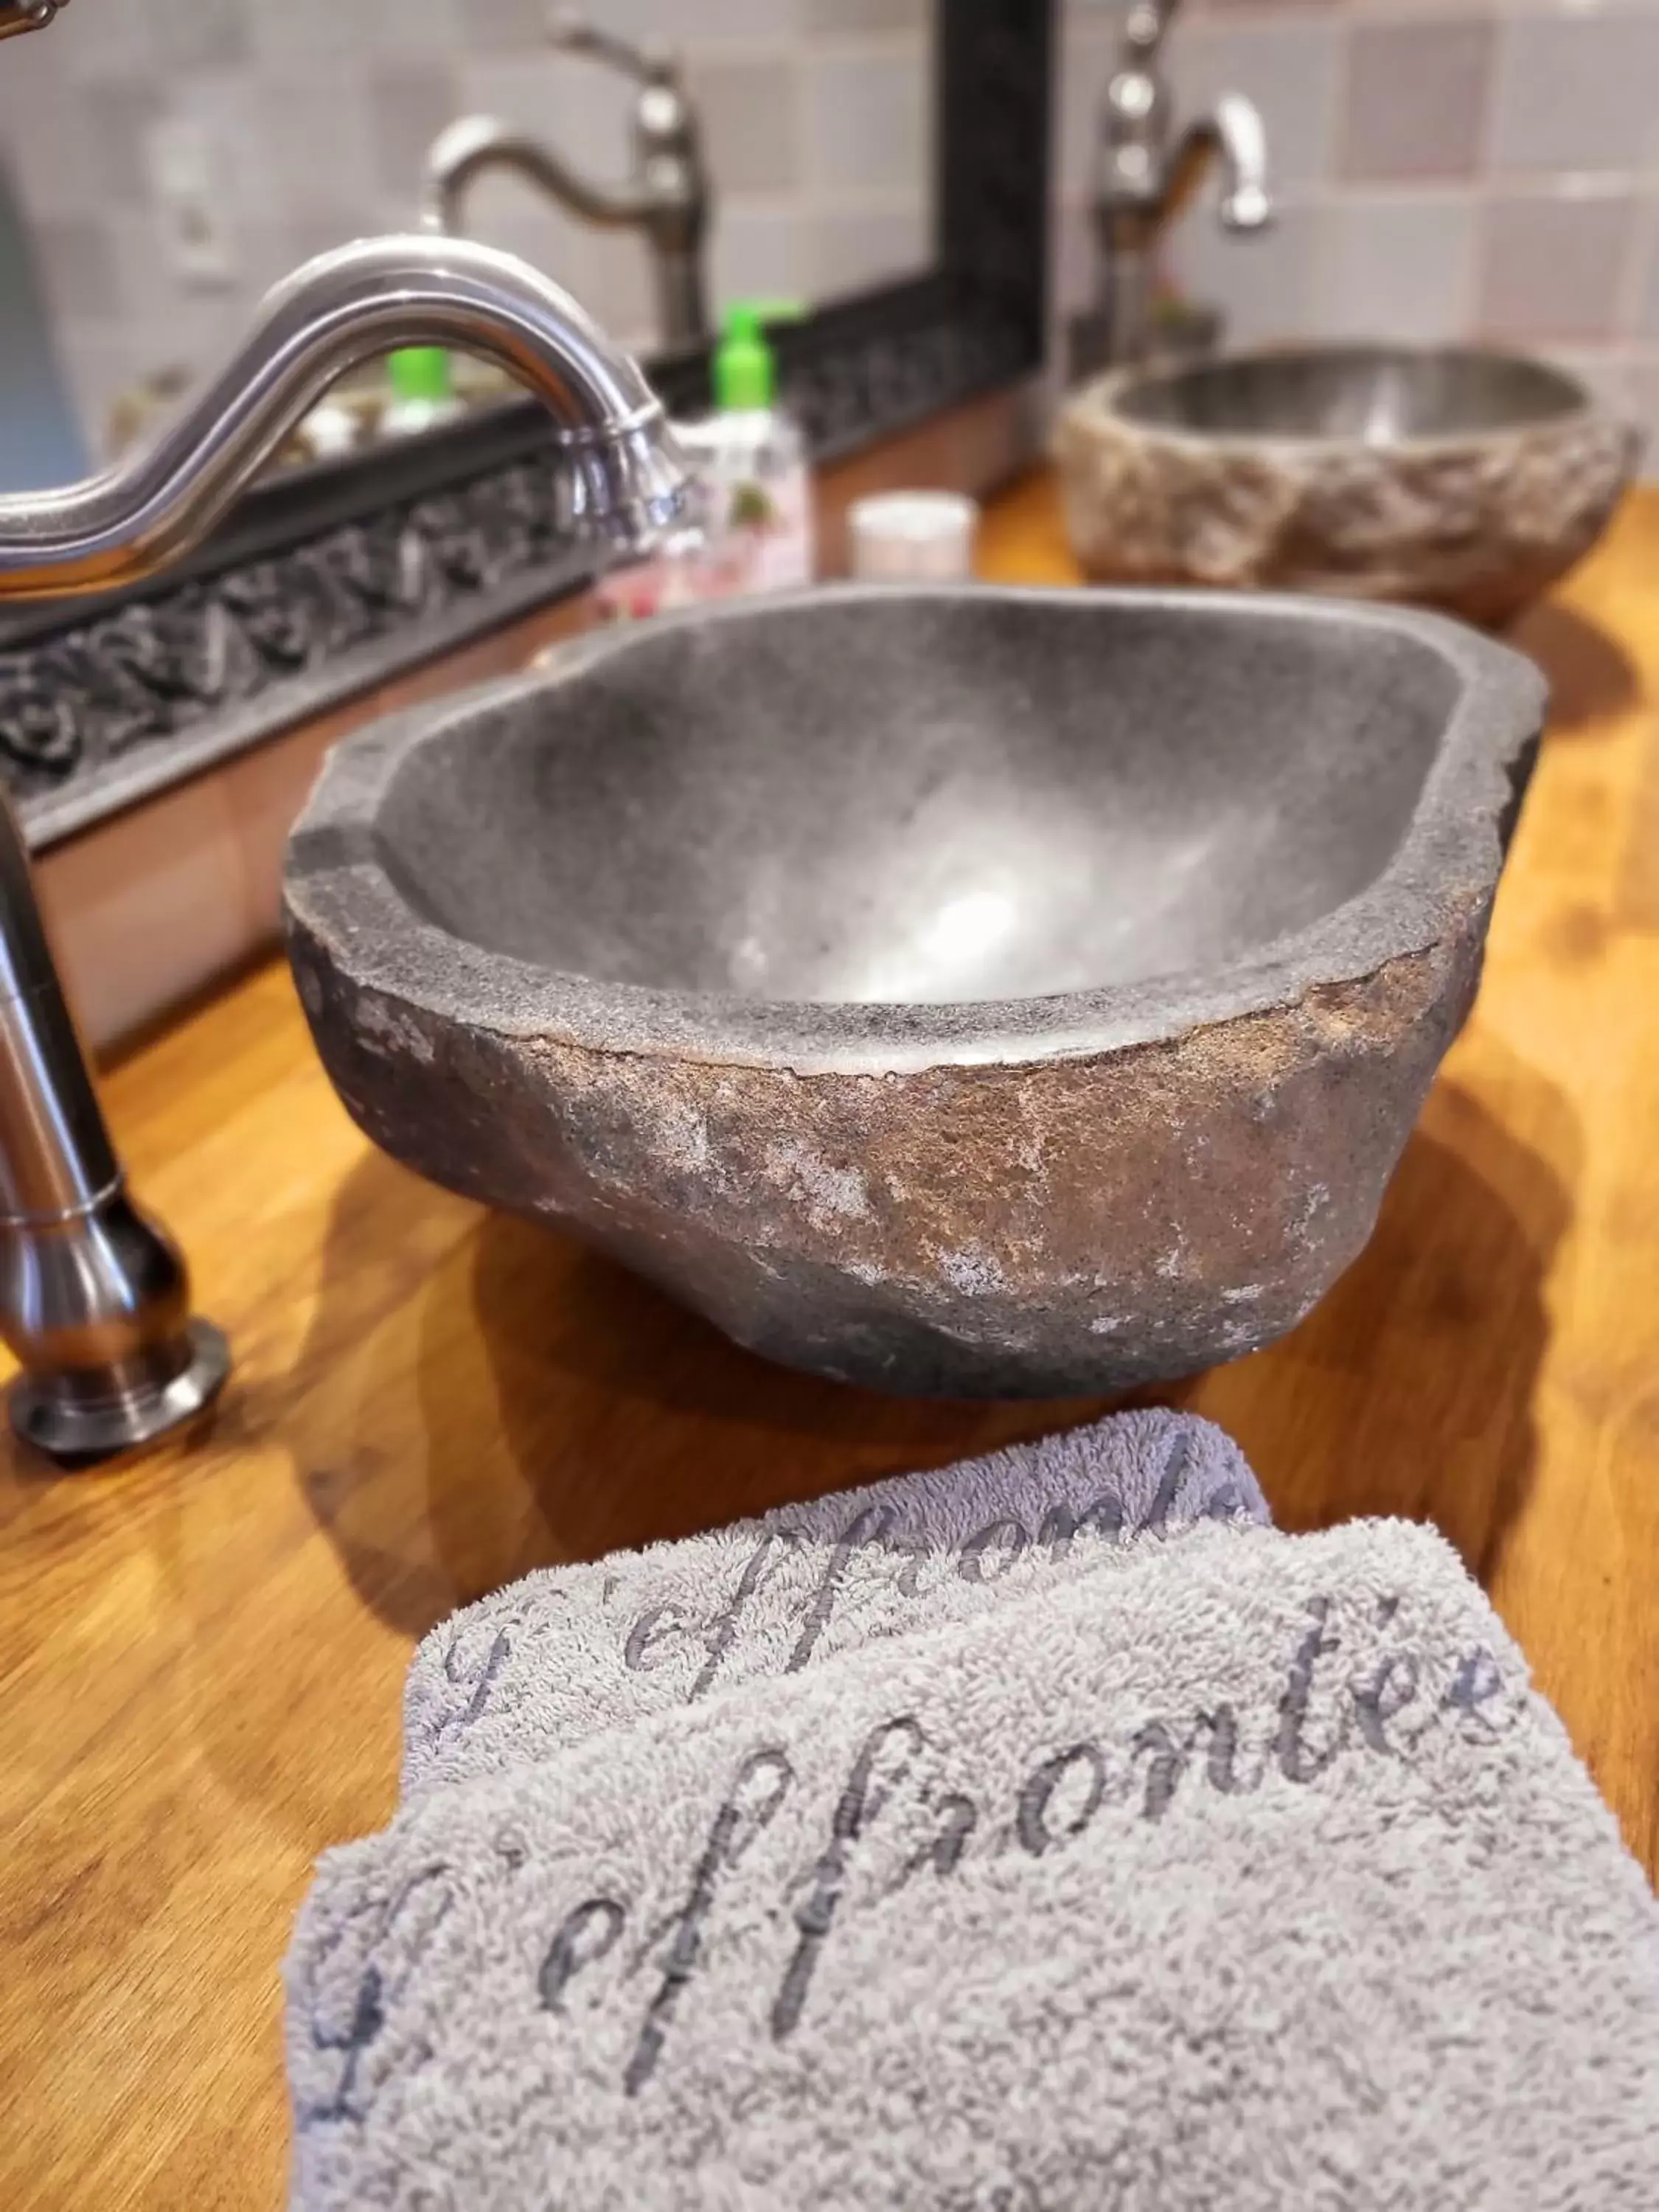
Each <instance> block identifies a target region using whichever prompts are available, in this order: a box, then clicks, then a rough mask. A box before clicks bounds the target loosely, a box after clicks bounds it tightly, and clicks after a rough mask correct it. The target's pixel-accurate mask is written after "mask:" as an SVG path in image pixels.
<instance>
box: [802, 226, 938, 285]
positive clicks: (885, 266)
mask: <svg viewBox="0 0 1659 2212" xmlns="http://www.w3.org/2000/svg"><path fill="white" fill-rule="evenodd" d="M930 229H931V226H930V225H929V222H928V220H927V212H926V210H924V209H923V208H922V207H921V205H920V204H917V205H914V206H910V207H894V208H850V209H834V210H827V211H825V212H823V213H820V214H818V215H817V216H814V217H813V218H812V222H811V253H810V257H809V258H810V265H811V284H810V286H809V287H808V289H807V296H808V298H809V299H811V300H814V301H818V300H833V299H837V298H839V297H840V296H841V295H842V294H843V293H846V292H859V291H862V290H863V289H865V287H866V285H870V284H878V283H884V282H886V281H887V280H888V279H890V278H891V277H895V276H915V275H917V274H918V273H919V272H920V271H921V270H922V269H923V268H924V267H925V266H926V264H927V259H928V257H929V254H930V252H931V251H932V240H931V236H930Z"/></svg>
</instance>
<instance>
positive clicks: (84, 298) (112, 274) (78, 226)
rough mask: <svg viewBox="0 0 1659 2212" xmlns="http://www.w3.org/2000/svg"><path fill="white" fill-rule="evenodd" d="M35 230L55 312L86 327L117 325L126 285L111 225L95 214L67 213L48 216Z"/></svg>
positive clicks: (41, 264)
mask: <svg viewBox="0 0 1659 2212" xmlns="http://www.w3.org/2000/svg"><path fill="white" fill-rule="evenodd" d="M33 230H34V248H35V252H36V253H37V254H38V256H39V257H40V270H41V274H42V275H43V276H45V278H46V289H47V291H48V293H49V294H50V295H51V299H52V308H53V311H54V313H57V314H58V315H63V316H67V317H70V318H73V319H76V320H78V321H81V322H82V323H98V322H103V323H110V322H118V321H119V319H120V315H121V287H120V280H119V276H118V264H117V261H116V257H115V247H114V243H113V241H112V239H111V237H110V234H109V231H108V228H107V227H106V225H105V224H103V223H101V222H99V221H98V219H97V218H96V216H83V215H63V216H45V217H43V218H42V220H41V221H40V222H37V223H36V224H35V225H34V226H33Z"/></svg>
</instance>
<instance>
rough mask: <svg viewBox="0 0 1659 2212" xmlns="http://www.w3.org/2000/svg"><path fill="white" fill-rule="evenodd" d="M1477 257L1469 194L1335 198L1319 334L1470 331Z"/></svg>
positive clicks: (1316, 322)
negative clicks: (1336, 199)
mask: <svg viewBox="0 0 1659 2212" xmlns="http://www.w3.org/2000/svg"><path fill="white" fill-rule="evenodd" d="M1474 265H1475V210H1474V202H1473V200H1472V199H1470V198H1469V197H1468V195H1467V194H1455V193H1444V194H1439V193H1437V194H1434V195H1425V196H1423V197H1418V196H1416V195H1413V197H1410V198H1409V199H1407V198H1388V199H1364V198H1358V197H1349V198H1346V199H1344V200H1341V201H1336V202H1333V203H1332V204H1330V205H1328V206H1327V207H1325V208H1323V209H1322V210H1320V213H1319V218H1318V224H1317V240H1316V247H1315V258H1314V273H1313V288H1312V292H1311V295H1310V331H1311V333H1312V335H1314V336H1316V337H1326V338H1395V339H1403V340H1405V341H1407V343H1416V344H1425V345H1436V344H1446V343H1451V342H1453V341H1455V340H1457V339H1461V338H1464V337H1468V331H1469V327H1470V322H1471V318H1472V315H1473V313H1474Z"/></svg>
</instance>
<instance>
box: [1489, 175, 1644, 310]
mask: <svg viewBox="0 0 1659 2212" xmlns="http://www.w3.org/2000/svg"><path fill="white" fill-rule="evenodd" d="M1634 213H1635V204H1634V202H1633V201H1632V199H1631V197H1630V196H1629V194H1628V193H1625V192H1610V193H1595V194H1578V195H1575V196H1572V197H1557V196H1552V195H1548V194H1546V193H1541V192H1521V193H1515V194H1513V195H1510V196H1509V197H1504V198H1500V199H1496V200H1493V201H1492V202H1491V203H1490V204H1488V205H1487V207H1486V210H1485V221H1484V224H1483V235H1482V238H1481V240H1480V291H1479V297H1478V301H1477V307H1476V313H1477V316H1478V319H1479V324H1480V328H1481V330H1482V331H1486V333H1487V334H1488V335H1489V336H1491V337H1501V338H1518V339H1522V340H1526V341H1528V342H1531V343H1535V342H1537V341H1540V340H1546V339H1551V338H1566V339H1575V338H1598V337H1606V336H1608V335H1610V334H1611V333H1612V332H1613V330H1614V329H1615V328H1616V326H1617V321H1618V313H1619V305H1620V283H1621V280H1622V277H1623V275H1624V270H1625V260H1626V250H1627V248H1628V246H1629V243H1630V240H1631V236H1632V221H1633V217H1634Z"/></svg>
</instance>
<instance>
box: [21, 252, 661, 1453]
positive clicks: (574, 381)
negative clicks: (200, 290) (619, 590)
mask: <svg viewBox="0 0 1659 2212" xmlns="http://www.w3.org/2000/svg"><path fill="white" fill-rule="evenodd" d="M433 344H436V345H447V346H458V347H463V348H465V349H467V350H468V351H470V352H472V353H479V354H483V355H486V356H489V357H490V358H491V359H493V360H495V361H496V362H499V363H500V364H501V367H502V368H506V369H507V370H508V371H509V372H510V373H511V374H513V376H515V377H516V378H517V379H518V380H519V381H520V383H522V384H525V385H526V386H528V387H529V388H530V390H531V391H532V392H535V393H536V394H537V396H538V398H541V399H542V400H544V402H545V403H546V404H547V406H548V407H549V409H550V410H551V412H552V414H553V416H554V419H555V422H556V424H557V431H556V451H557V453H558V455H559V458H560V461H561V463H562V466H561V468H560V471H559V478H558V481H559V483H560V487H561V495H560V502H559V504H560V511H561V513H562V520H563V521H564V523H565V526H566V527H567V528H568V532H570V534H571V535H572V536H573V537H581V538H599V539H602V540H608V541H612V542H619V543H621V544H642V543H645V542H647V541H648V540H649V538H651V537H652V536H653V535H654V533H655V532H657V531H659V529H661V528H664V527H665V526H669V525H670V524H671V523H672V522H673V520H675V518H676V517H677V515H678V512H679V508H680V505H681V501H682V496H683V494H684V486H685V480H686V479H685V471H684V465H683V463H682V461H681V459H680V456H679V453H678V448H677V447H676V446H675V444H674V442H673V439H672V437H671V434H670V432H669V431H668V428H667V425H666V422H665V417H664V415H663V411H662V408H661V406H660V404H659V402H658V401H657V399H656V398H654V397H653V394H652V392H651V391H650V389H649V387H648V386H647V384H646V381H645V379H644V376H643V375H642V374H641V370H640V368H639V366H638V364H637V363H636V362H635V361H634V359H633V358H632V356H630V355H629V354H628V353H627V352H626V351H624V350H623V349H622V348H621V347H619V346H617V345H616V344H614V343H612V342H611V339H609V338H608V337H606V336H605V332H604V331H602V330H600V328H599V325H597V324H596V323H595V322H593V321H592V319H591V318H590V317H589V316H588V315H587V314H586V313H585V312H584V311H583V309H582V308H581V307H579V306H578V305H577V303H576V301H574V300H573V299H572V298H571V297H570V295H568V293H567V292H564V291H562V290H561V289H560V288H559V287H558V286H557V285H556V284H555V283H552V282H551V281H550V279H549V278H547V277H545V276H542V275H540V274H539V273H538V271H537V270H534V269H532V268H531V267H529V266H528V264H526V263H525V262H522V261H520V260H518V259H516V258H514V257H513V256H512V255H511V254H507V253H500V252H495V251H494V250H493V249H492V248H490V247H489V246H479V245H477V244H474V243H472V242H471V241H470V240H465V239H450V238H441V237H435V236H432V235H430V234H419V235H416V236H412V237H408V238H382V239H368V240H362V241H361V242H360V243H359V244H357V245H355V246H342V247H340V248H338V249H337V251H336V252H331V253H325V254H322V255H320V256H319V258H317V259H316V260H314V261H311V262H308V263H307V264H306V266H305V267H304V268H302V269H301V270H299V271H298V272H297V273H296V274H295V275H294V276H290V277H289V278H288V279H287V281H286V282H285V283H281V284H279V285H277V286H276V289H274V290H273V291H272V292H271V293H270V294H269V295H268V296H267V298H266V300H265V302H264V308H263V310H262V312H261V314H260V316H259V319H258V322H257V323H256V325H255V326H254V328H253V330H252V333H251V334H250V336H249V337H247V339H246V342H245V343H244V344H243V345H242V347H241V349H240V352H239V353H238V354H237V355H236V356H235V358H234V360H233V361H232V362H231V363H230V364H229V366H228V368H226V369H225V370H224V371H223V372H222V374H221V375H220V376H219V377H218V378H217V379H216V380H215V381H214V382H213V383H211V384H210V385H209V386H207V387H206V389H205V390H204V392H202V393H201V395H200V396H199V397H198V398H197V399H195V400H194V402H193V403H191V404H188V405H187V406H186V408H185V410H184V411H183V412H182V413H181V414H179V416H178V417H177V418H176V419H175V420H174V421H173V422H171V424H169V425H168V426H167V428H165V429H163V430H162V432H161V434H160V435H159V436H158V437H157V438H156V439H155V441H154V442H153V443H152V444H151V445H150V446H149V447H147V448H146V449H144V450H143V451H142V452H140V453H137V455H135V456H134V457H132V458H131V459H124V460H123V461H122V462H121V463H119V464H118V465H117V466H116V467H114V468H112V469H111V470H109V471H106V473H105V474H103V475H102V476H98V477H91V478H89V479H88V481H87V482H85V483H78V484H70V485H69V486H67V487H66V488H65V489H63V490H60V491H50V492H27V493H20V494H9V495H0V600H3V599H31V598H43V597H53V596H56V595H58V594H60V593H64V592H97V591H106V590H109V589H111V588H112V587H113V586H118V585H122V584H126V583H130V582H132V581H134V580H136V579H137V578H139V577H142V576H147V575H149V574H153V573H154V572H155V570H157V569H159V568H164V567H165V566H166V565H167V562H170V561H173V560H175V559H177V558H178V556H179V555H180V554H182V553H184V552H185V550H187V549H188V548H189V547H190V546H191V545H192V544H195V543H196V542H197V540H198V539H199V538H201V537H202V536H203V534H204V532H206V531H207V529H208V528H209V527H210V525H211V524H212V523H213V522H214V521H215V520H216V519H217V518H218V517H219V516H220V515H221V514H222V513H224V511H225V509H226V508H227V507H228V506H229V504H230V502H231V501H232V500H233V499H234V496H235V495H236V492H237V491H238V489H240V486H241V485H243V484H244V483H246V481H247V479H248V478H249V477H251V476H252V474H253V472H254V471H256V470H257V469H258V467H259V465H260V464H261V463H262V462H263V461H264V459H266V458H267V457H268V456H269V455H270V453H271V452H272V451H273V450H274V448H275V447H276V446H277V445H278V444H279V443H280V442H281V441H282V439H283V437H284V436H285V435H286V434H287V433H288V431H289V429H290V428H292V427H293V425H294V423H295V422H297V421H298V420H299V418H300V417H301V416H302V415H303V414H304V413H305V412H306V410H307V409H308V408H309V407H310V406H311V405H312V404H313V402H314V401H315V400H316V399H317V398H319V396H320V394H321V393H322V392H323V391H324V390H325V388H326V387H327V386H328V385H329V384H331V382H332V381H333V380H334V379H335V378H336V377H337V376H338V375H339V374H341V372H342V371H343V370H345V369H347V368H352V367H354V366H356V364H357V363H358V362H362V361H363V360H365V359H366V358H368V356H372V355H374V354H378V353H381V352H384V351H385V350H386V349H387V348H389V347H392V346H403V345H433ZM0 1337H3V1339H4V1340H5V1342H6V1344H7V1345H8V1346H9V1348H10V1350H11V1351H12V1352H13V1353H14V1354H15V1357H16V1358H17V1361H18V1364H19V1365H20V1367H21V1370H22V1373H21V1376H20V1378H19V1379H18V1380H17V1381H16V1382H15V1383H14V1384H13V1386H12V1389H11V1392H10V1410H11V1417H12V1421H13V1424H14V1425H15V1427H16V1428H17V1429H18V1431H20V1432H21V1434H22V1435H23V1436H25V1437H27V1438H28V1439H29V1440H30V1441H31V1442H32V1443H35V1444H37V1445H39V1446H40V1448H41V1449H43V1450H45V1451H46V1452H47V1453H49V1454H51V1455H52V1456H54V1457H56V1458H57V1459H58V1460H60V1461H61V1462H64V1463H65V1464H68V1465H85V1464H88V1463H89V1462H93V1461H94V1460H97V1459H102V1458H106V1457H108V1456H110V1455H112V1454H113V1453H116V1452H119V1451H125V1450H128V1449H131V1448H133V1447H134V1446H136V1445H138V1444H141V1443H147V1442H149V1440H150V1439H152V1438H154V1437H159V1436H161V1435H162V1434H164V1433H165V1432H166V1431H168V1430H171V1429H173V1428H174V1427H176V1426H177V1425H179V1423H180V1422H182V1421H185V1420H186V1419H190V1418H191V1417H192V1416H193V1415H194V1414H196V1413H198V1412H199V1411H200V1410H201V1409H202V1407H204V1406H205V1405H206V1404H207V1402H208V1401H210V1399H211V1398H212V1397H213V1395H214V1394H215V1393H216V1391H217V1389H219V1386H220V1384H221V1383H222V1382H223V1380H224V1378H225V1375H226V1372H227V1370H228V1352H227V1349H226V1346H225V1341H224V1339H223V1337H222V1335H221V1334H220V1333H219V1332H218V1330H217V1329H216V1328H214V1327H213V1325H212V1324H211V1323H210V1322H205V1321H202V1320H192V1319H191V1317H190V1298H189V1287H188V1281H187V1278H186V1274H185V1265H184V1261H183V1260H182V1259H181V1258H180V1256H179V1252H178V1250H177V1249H176V1248H175V1247H174V1245H173V1243H172V1240H171V1239H170V1238H169V1237H167V1235H166V1234H165V1232H164V1231H161V1229H160V1228H158V1227H157V1226H156V1225H155V1224H154V1223H153V1222H151V1221H150V1220H149V1219H148V1218H146V1217H145V1216H144V1215H143V1213H141V1212H139V1211H138V1209H137V1206H135V1205H134V1204H133V1202H132V1200H131V1198H130V1197H129V1196H128V1195H127V1191H126V1187H125V1177H124V1176H123V1174H122V1170H121V1168H120V1165H119V1164H118V1160H117V1158H116V1156H115V1152H114V1149H113V1147H112V1144H111V1142H110V1138H109V1133H108V1130H107V1128H106V1126H105V1122H104V1119H103V1115H102V1114H101V1112H100V1109H99V1104H98V1099H97V1096H96V1093H95V1091H94V1088H93V1085H92V1079H91V1077H90V1075H89V1074H88V1068H87V1063H86V1060H85V1057H84V1054H83V1053H82V1048H81V1046H80V1044H79V1042H77V1040H76V1034H75V1030H74V1027H73V1025H72V1024H71V1021H70V1016H69V1012H68V1010H67V1008H66V1006H65V1004H64V994H63V992H62V989H61V987H60V985H59V981H58V973H57V969H56V968H55V966H54V963H53V961H52V953H51V951H50V948H49V946H48V944H47V941H46V933H45V930H44V928H43V927H42V924H41V919H40V908H39V906H38V904H37V902H36V898H35V894H34V889H33V883H32V881H31V878H30V874H29V866H28V858H27V847H26V845H25V842H24V840H23V836H22V832H21V828H20V827H19V824H18V822H17V819H16V817H15V814H14V813H13V811H12V810H11V808H10V806H9V805H8V804H6V803H5V801H4V799H3V798H0Z"/></svg>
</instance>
